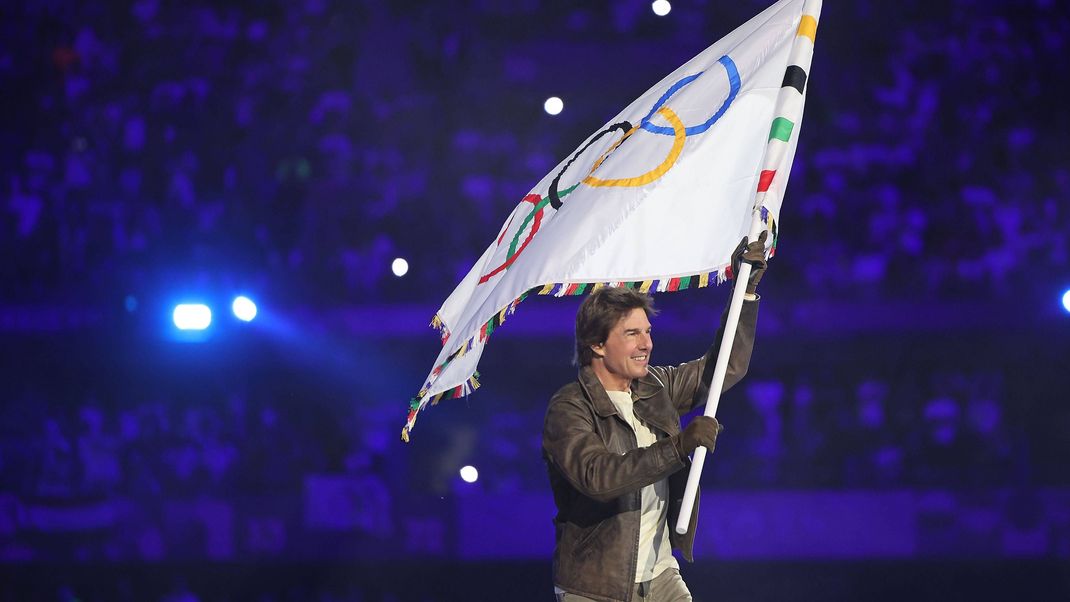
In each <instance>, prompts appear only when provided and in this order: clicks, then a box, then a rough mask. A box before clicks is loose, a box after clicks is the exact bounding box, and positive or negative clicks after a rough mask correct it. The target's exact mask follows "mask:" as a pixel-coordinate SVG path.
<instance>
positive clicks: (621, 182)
mask: <svg viewBox="0 0 1070 602" xmlns="http://www.w3.org/2000/svg"><path fill="white" fill-rule="evenodd" d="M657 114H658V115H661V116H662V117H664V118H665V120H666V121H668V122H669V125H671V126H672V133H673V141H672V148H671V149H669V155H668V156H667V157H665V160H664V161H662V162H661V165H658V166H657V167H655V168H654V169H652V170H650V171H648V172H646V173H645V174H643V175H640V176H635V177H634V178H617V179H613V180H602V179H600V178H596V177H594V176H593V175H590V174H588V176H587V177H586V178H584V179H583V183H584V184H586V185H588V186H623V187H633V186H644V185H646V184H649V183H651V182H653V181H654V180H657V179H658V178H660V177H661V176H663V175H665V172H667V171H669V169H671V168H672V166H673V165H675V164H676V160H677V159H679V158H680V153H681V152H683V150H684V142H686V141H687V133H686V132H685V131H684V130H686V128H685V127H684V123H683V122H682V121H680V118H679V117H678V116H677V115H676V113H675V112H673V110H672V109H670V108H668V107H661V108H660V109H658V112H657ZM636 129H637V128H634V127H633V128H632V129H630V130H628V133H626V134H624V137H622V138H621V139H620V140H618V141H617V142H616V143H615V144H614V145H613V146H611V147H610V148H609V150H607V151H606V152H605V153H603V154H602V156H601V157H599V158H598V160H597V161H595V162H594V166H593V167H592V168H591V174H593V173H594V172H595V170H596V169H598V168H599V166H601V165H602V162H603V161H605V160H606V157H608V156H609V153H611V152H613V151H614V150H615V149H616V148H617V147H618V146H620V145H621V143H622V142H624V141H625V140H627V139H628V137H629V136H631V135H632V133H634V132H635V130H636Z"/></svg>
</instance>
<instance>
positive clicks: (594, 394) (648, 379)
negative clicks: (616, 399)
mask: <svg viewBox="0 0 1070 602" xmlns="http://www.w3.org/2000/svg"><path fill="white" fill-rule="evenodd" d="M579 381H580V386H581V387H582V388H583V392H584V394H585V395H587V399H590V400H591V405H593V406H594V411H595V412H596V413H597V414H598V415H599V416H602V417H605V416H611V415H613V414H616V413H617V406H615V405H613V402H612V401H611V400H610V399H609V395H608V394H607V393H606V388H605V387H604V386H602V381H600V380H598V375H597V374H595V373H594V369H592V368H591V367H590V366H583V367H582V368H580V375H579ZM663 388H665V385H664V384H663V383H662V382H661V381H660V380H659V379H658V377H657V376H654V375H653V374H652V373H650V372H647V374H646V376H644V377H643V378H638V379H635V380H633V381H632V397H633V398H634V399H636V400H643V399H649V398H651V397H653V396H654V395H655V394H657V392H658V391H660V390H661V389H663Z"/></svg>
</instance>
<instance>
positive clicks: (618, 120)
mask: <svg viewBox="0 0 1070 602" xmlns="http://www.w3.org/2000/svg"><path fill="white" fill-rule="evenodd" d="M819 12H820V1H819V0H816V1H815V0H780V1H779V2H777V3H776V4H774V5H773V6H771V7H769V8H768V9H766V10H765V11H763V12H762V13H761V14H759V15H757V16H756V17H754V18H752V19H751V20H750V21H748V22H747V23H745V24H744V25H742V26H741V27H739V28H738V29H736V30H735V31H733V32H732V33H730V34H728V35H727V36H725V37H724V38H722V39H721V40H720V41H718V42H717V43H715V44H714V45H713V46H710V47H709V48H707V49H706V50H705V51H703V52H702V53H701V54H699V55H698V56H696V57H695V58H693V59H691V60H690V61H688V62H687V63H686V64H684V65H683V66H682V67H680V68H679V69H677V70H676V71H674V72H672V73H671V74H670V75H668V76H667V77H665V79H663V80H662V81H660V82H659V83H658V84H657V85H655V86H654V87H652V88H651V89H650V90H648V91H647V92H646V93H645V94H643V95H642V96H640V97H639V98H638V99H636V100H635V101H634V102H632V103H631V104H630V105H628V107H627V108H625V109H624V110H623V111H621V112H620V113H619V114H618V115H617V116H616V117H614V118H613V119H612V120H610V122H609V123H607V124H606V125H605V127H603V128H601V129H600V130H598V131H597V132H595V133H594V134H592V135H591V136H590V137H589V138H587V139H586V140H585V141H584V142H583V143H582V144H581V145H580V146H579V148H577V149H576V151H575V152H573V153H572V154H571V155H570V156H568V157H566V158H565V159H564V160H563V161H562V162H561V163H560V164H559V165H558V166H557V167H555V168H554V169H553V171H551V172H550V173H548V174H546V176H545V177H544V178H543V179H542V181H540V182H539V183H538V184H537V185H536V186H535V187H534V188H533V189H532V190H531V192H530V193H529V194H528V195H526V196H525V197H524V198H523V199H521V201H520V202H519V203H518V204H517V206H516V208H515V209H513V212H512V213H511V214H510V215H509V217H508V219H506V221H505V224H504V225H503V226H502V228H501V231H500V232H499V233H498V234H497V236H495V237H494V239H493V240H492V241H491V244H490V246H489V247H488V248H487V250H486V251H484V253H483V255H482V257H480V258H479V260H478V261H477V262H476V264H475V265H474V266H473V267H472V270H471V271H470V272H469V273H468V275H467V276H466V277H465V278H464V280H462V281H461V283H460V285H458V287H457V289H456V290H455V291H454V292H453V294H451V295H450V297H449V298H448V299H446V302H445V303H443V304H442V307H441V309H439V311H438V313H437V314H436V315H435V318H434V321H433V322H432V324H433V325H434V326H436V327H438V328H440V329H441V332H442V336H443V346H442V352H441V353H440V354H439V356H438V359H437V360H436V361H435V364H434V368H433V369H432V371H431V374H430V375H429V376H428V378H427V380H426V381H425V382H424V385H423V387H421V389H420V392H419V393H418V394H417V396H416V397H415V398H414V399H413V400H412V401H411V402H410V408H409V415H408V420H407V422H406V425H405V428H404V430H403V431H402V438H404V439H405V440H408V432H409V431H410V430H411V429H412V427H413V424H414V423H415V421H416V416H417V414H418V413H419V412H420V410H422V409H423V408H424V407H425V406H426V405H427V404H428V403H436V402H437V401H438V400H439V399H441V398H443V397H457V396H460V395H465V394H467V393H469V392H470V391H471V390H473V389H474V388H476V387H477V386H478V381H477V380H476V367H477V363H478V361H479V357H480V355H481V353H482V352H483V347H484V345H485V344H486V342H487V338H488V336H489V335H490V334H491V332H493V330H494V329H495V328H497V327H498V326H499V325H501V323H502V322H504V321H505V319H506V317H507V316H508V315H509V314H511V313H512V312H513V311H514V310H515V309H516V306H517V304H518V303H519V302H520V301H522V300H523V299H524V297H526V296H527V295H529V294H552V295H557V296H563V295H578V294H584V293H588V292H590V291H591V290H593V289H595V288H597V287H599V286H607V285H608V286H624V285H626V286H632V287H635V288H638V289H640V290H642V291H643V292H654V291H667V290H679V289H683V288H695V287H701V286H706V285H707V284H708V283H709V282H710V281H711V280H714V281H720V280H723V279H725V278H726V277H730V275H731V274H730V267H729V266H730V265H731V257H730V256H731V253H732V250H733V249H734V248H735V247H736V245H737V244H739V241H740V239H741V238H742V237H743V236H745V235H746V234H747V233H748V230H749V226H750V222H751V219H752V213H753V212H754V211H755V210H759V211H761V216H762V219H763V220H764V221H765V222H766V223H767V224H768V226H769V229H770V230H771V232H770V234H771V236H770V244H771V249H770V252H771V253H772V252H773V251H774V250H775V244H776V235H777V231H776V225H777V223H778V221H779V214H780V204H781V199H782V198H783V193H784V188H785V186H786V185H787V181H788V174H789V173H790V171H791V162H792V159H793V158H794V155H795V146H796V143H797V141H798V134H799V126H800V121H801V118H802V112H803V103H804V100H805V89H806V85H805V84H806V77H807V72H808V70H809V66H810V58H811V57H812V54H813V41H814V36H815V34H816V31H817V20H816V15H818V14H819Z"/></svg>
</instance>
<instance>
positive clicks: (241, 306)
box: [230, 295, 256, 322]
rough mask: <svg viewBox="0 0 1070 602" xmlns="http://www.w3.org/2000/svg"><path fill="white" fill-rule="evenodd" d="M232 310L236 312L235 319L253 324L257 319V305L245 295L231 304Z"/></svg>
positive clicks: (236, 298)
mask: <svg viewBox="0 0 1070 602" xmlns="http://www.w3.org/2000/svg"><path fill="white" fill-rule="evenodd" d="M230 310H231V311H232V312H234V317H236V318H238V319H239V320H241V321H242V322H252V321H253V318H255V317H256V303H253V300H252V299H250V298H249V297H246V296H244V295H242V296H239V297H235V298H234V302H233V303H231V304H230Z"/></svg>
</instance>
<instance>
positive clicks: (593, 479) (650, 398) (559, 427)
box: [542, 301, 758, 602]
mask: <svg viewBox="0 0 1070 602" xmlns="http://www.w3.org/2000/svg"><path fill="white" fill-rule="evenodd" d="M727 315H728V312H727V310H726V311H725V314H724V315H723V316H722V318H721V329H720V330H718V332H717V338H716V342H715V343H714V345H713V346H712V347H711V348H710V350H709V351H707V352H706V355H705V356H704V357H702V358H701V359H697V360H693V361H690V362H687V363H685V364H680V365H679V366H675V367H674V366H651V367H650V368H649V370H648V373H647V375H646V376H645V377H643V378H640V379H637V380H635V381H633V382H632V399H633V400H634V406H633V409H634V411H635V415H636V416H637V417H638V418H639V419H641V420H642V421H643V422H645V423H647V424H648V425H651V426H652V427H654V429H655V430H656V431H660V432H661V433H664V434H665V435H666V436H664V437H662V436H660V435H659V439H658V441H657V442H656V443H654V444H653V445H651V446H650V447H645V448H637V447H636V441H635V433H634V432H633V431H632V429H631V428H630V427H629V426H628V424H627V423H625V422H624V421H623V420H622V419H621V418H620V417H619V416H617V410H616V408H615V407H614V405H613V402H612V401H610V399H609V395H607V394H606V390H605V388H604V387H603V386H602V383H601V382H600V381H599V380H598V377H597V376H596V375H595V374H594V371H593V370H592V369H591V367H590V366H585V367H583V368H581V369H580V373H579V378H578V379H577V380H576V381H574V382H572V383H570V384H568V385H565V386H564V387H562V388H561V390H559V391H558V392H557V393H556V394H555V395H554V396H553V398H551V399H550V405H549V407H548V408H547V410H546V421H545V423H544V425H543V435H542V447H543V458H544V459H545V461H546V466H547V468H548V470H549V472H550V487H551V488H552V489H553V493H554V503H555V504H556V505H557V516H556V517H555V518H554V525H555V529H556V540H555V541H556V545H555V549H554V565H553V575H554V584H555V585H557V586H558V587H560V588H562V589H564V590H566V591H569V592H572V593H575V594H578V595H581V596H584V597H587V598H592V599H594V600H606V601H618V600H623V601H624V602H630V600H631V595H632V588H633V585H634V581H635V570H636V563H637V562H638V554H639V549H638V548H639V514H640V511H639V509H640V499H641V498H640V491H641V489H642V488H643V487H645V486H647V485H650V484H652V483H655V482H657V481H659V480H661V479H664V478H666V477H667V478H668V479H669V511H668V521H669V524H668V526H667V528H668V529H669V534H670V541H671V542H672V547H673V548H674V549H678V550H681V551H682V552H683V555H684V558H686V559H687V560H688V561H689V562H692V561H693V558H692V546H693V543H694V540H695V523H696V520H697V518H698V506H699V504H698V499H697V498H696V500H695V506H694V510H693V512H692V515H691V527H690V529H689V530H688V532H687V533H686V534H684V535H678V534H677V533H676V529H675V526H676V520H677V517H678V516H679V514H680V506H681V504H682V503H683V495H684V485H685V484H686V483H687V474H688V471H686V470H683V469H684V468H687V467H689V464H690V460H687V463H686V464H685V460H682V459H681V458H680V456H679V455H678V454H677V452H676V449H675V447H674V446H673V442H672V436H673V435H676V434H678V433H679V432H680V416H681V415H683V414H686V413H688V412H690V411H691V410H692V409H694V408H696V407H698V406H700V405H702V404H704V403H705V402H706V395H707V392H708V391H709V386H710V381H711V380H712V377H713V367H714V363H715V361H716V358H717V350H718V348H719V346H720V341H721V337H722V336H723V333H724V322H725V320H726V319H727ZM757 317H758V302H757V301H747V302H744V303H743V310H742V313H741V314H740V318H739V328H738V329H737V331H736V339H735V342H734V343H733V345H732V355H731V357H730V358H729V362H728V372H727V374H726V375H725V381H724V390H727V389H728V388H729V387H731V386H732V385H734V384H736V383H737V382H739V381H740V379H742V378H743V375H744V374H746V372H747V366H748V365H749V364H750V356H751V350H752V349H753V348H754V327H755V323H756V320H757Z"/></svg>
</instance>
